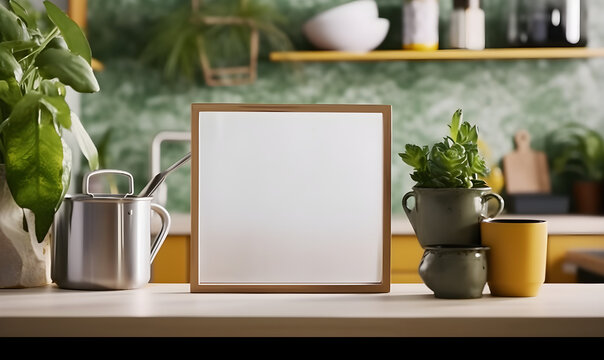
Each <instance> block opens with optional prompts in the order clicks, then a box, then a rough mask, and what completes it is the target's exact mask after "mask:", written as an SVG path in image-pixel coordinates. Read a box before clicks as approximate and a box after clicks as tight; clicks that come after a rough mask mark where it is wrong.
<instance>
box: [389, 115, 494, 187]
mask: <svg viewBox="0 0 604 360" xmlns="http://www.w3.org/2000/svg"><path fill="white" fill-rule="evenodd" d="M462 118H463V115H462V110H461V109H459V110H457V111H456V112H455V113H454V114H453V118H452V119H451V124H450V125H449V135H448V136H446V137H444V139H443V141H442V142H439V143H436V144H434V145H433V146H432V148H429V147H428V146H422V147H420V146H417V145H413V144H407V145H405V151H404V152H402V153H399V156H400V157H401V159H402V160H403V161H404V162H405V163H406V164H407V165H410V166H412V167H413V168H414V171H413V173H412V174H411V179H413V180H415V181H416V182H417V185H416V186H418V187H429V188H478V187H485V186H487V184H486V183H485V182H484V180H482V179H480V178H481V177H485V176H487V175H488V173H489V168H488V166H487V164H486V162H485V160H484V159H483V157H482V156H481V155H480V153H479V150H478V129H477V128H476V126H472V125H470V124H469V123H468V122H465V121H463V122H462Z"/></svg>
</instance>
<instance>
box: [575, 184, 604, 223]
mask: <svg viewBox="0 0 604 360" xmlns="http://www.w3.org/2000/svg"><path fill="white" fill-rule="evenodd" d="M603 188H604V186H603V185H602V182H601V181H575V182H574V183H573V207H574V210H575V212H577V213H579V214H589V215H597V214H601V213H602V210H603V209H604V206H603V202H604V196H603V194H604V192H603Z"/></svg>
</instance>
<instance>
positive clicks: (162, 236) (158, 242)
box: [149, 203, 172, 264]
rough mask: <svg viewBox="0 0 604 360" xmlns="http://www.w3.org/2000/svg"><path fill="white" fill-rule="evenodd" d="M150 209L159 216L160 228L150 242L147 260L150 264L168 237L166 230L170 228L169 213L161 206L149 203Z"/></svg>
mask: <svg viewBox="0 0 604 360" xmlns="http://www.w3.org/2000/svg"><path fill="white" fill-rule="evenodd" d="M151 210H153V211H155V212H156V213H157V214H158V215H159V217H160V218H161V229H160V230H159V233H158V234H157V236H156V237H155V239H154V240H153V242H152V243H151V260H150V261H149V263H150V264H152V263H153V260H155V256H156V255H157V253H158V252H159V249H160V248H161V246H162V245H163V243H164V241H165V240H166V237H168V230H170V224H171V222H172V220H171V218H170V214H169V213H168V211H167V210H166V209H165V208H164V207H163V206H161V205H159V204H155V203H151Z"/></svg>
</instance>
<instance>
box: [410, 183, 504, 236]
mask: <svg viewBox="0 0 604 360" xmlns="http://www.w3.org/2000/svg"><path fill="white" fill-rule="evenodd" d="M411 198H414V199H415V206H414V207H413V208H410V207H409V204H408V202H409V200H410V199H411ZM491 199H494V200H495V201H496V203H497V209H495V210H494V211H489V205H488V204H489V200H491ZM402 203H403V209H404V210H405V213H406V214H407V217H408V218H409V221H410V222H411V226H412V227H413V230H414V231H415V235H416V236H417V239H418V241H419V243H420V245H421V246H422V247H423V248H426V247H428V246H436V245H464V246H478V245H480V244H481V242H480V222H481V221H482V220H484V219H490V218H494V217H496V216H497V215H499V214H501V212H502V211H503V207H504V202H503V199H502V198H501V196H499V195H497V194H496V193H493V192H491V188H490V187H484V188H473V189H465V188H420V187H414V188H413V190H412V191H410V192H408V193H406V194H405V196H403V201H402ZM489 212H490V213H491V214H490V215H489Z"/></svg>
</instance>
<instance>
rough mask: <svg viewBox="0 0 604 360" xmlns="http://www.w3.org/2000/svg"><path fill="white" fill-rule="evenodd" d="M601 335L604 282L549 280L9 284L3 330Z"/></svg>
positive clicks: (2, 306) (13, 333)
mask: <svg viewBox="0 0 604 360" xmlns="http://www.w3.org/2000/svg"><path fill="white" fill-rule="evenodd" d="M20 336H21V337H22V336H26V337H37V336H79V337H80V336H95V337H99V336H101V337H103V336H112V337H122V336H162V337H182V336H186V337H224V336H227V337H250V336H251V337H265V336H270V337H296V336H299V337H307V336H310V337H343V336H345V337H350V336H363V337H367V336H369V337H448V336H454V337H460V336H464V337H485V336H487V337H488V336H497V337H499V336H503V337H507V336H511V337H532V336H535V337H541V336H549V337H552V336H553V337H558V336H561V337H592V336H593V337H602V336H604V284H549V283H548V284H544V285H543V287H542V288H541V290H540V293H539V295H538V296H536V297H530V298H529V297H527V298H513V297H509V298H508V297H493V296H491V295H490V294H489V292H488V286H487V287H486V288H485V292H484V295H483V297H482V298H479V299H464V300H448V299H438V298H435V297H434V295H433V294H432V292H431V291H430V290H429V289H428V288H427V287H426V286H425V285H424V284H393V285H392V288H391V291H390V292H389V293H381V294H225V293H222V294H207V293H190V291H189V285H188V284H149V285H147V286H145V287H144V288H141V289H136V290H121V291H78V290H63V289H59V288H57V287H56V286H55V285H49V286H45V287H39V288H29V289H3V290H0V337H20Z"/></svg>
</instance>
